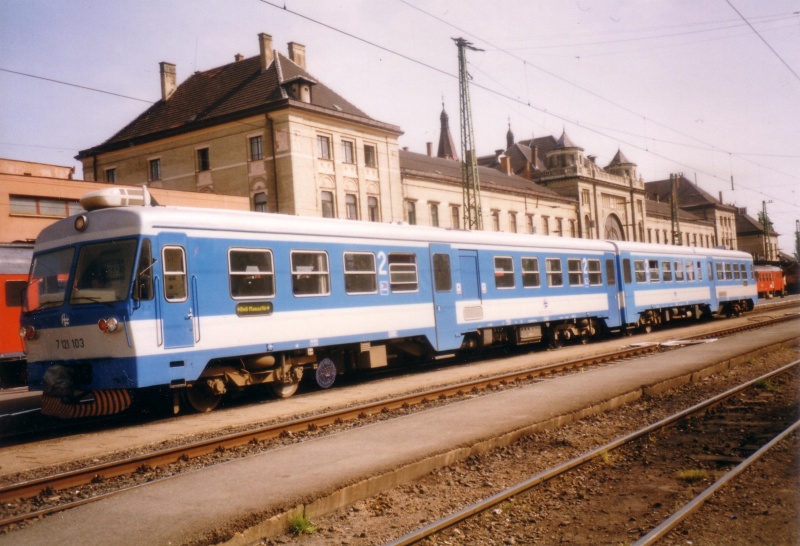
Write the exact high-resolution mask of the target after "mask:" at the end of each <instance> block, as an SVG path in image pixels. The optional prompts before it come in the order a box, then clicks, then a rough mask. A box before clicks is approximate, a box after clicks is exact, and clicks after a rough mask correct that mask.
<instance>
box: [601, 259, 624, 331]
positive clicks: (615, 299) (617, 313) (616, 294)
mask: <svg viewBox="0 0 800 546" xmlns="http://www.w3.org/2000/svg"><path fill="white" fill-rule="evenodd" d="M605 270H606V285H605V286H606V295H607V297H608V318H606V326H607V327H608V328H617V327H619V326H621V325H622V316H623V306H622V305H620V301H619V300H620V294H623V291H622V287H621V286H619V285H618V283H619V276H618V275H617V268H616V259H615V256H614V255H613V254H606V257H605Z"/></svg>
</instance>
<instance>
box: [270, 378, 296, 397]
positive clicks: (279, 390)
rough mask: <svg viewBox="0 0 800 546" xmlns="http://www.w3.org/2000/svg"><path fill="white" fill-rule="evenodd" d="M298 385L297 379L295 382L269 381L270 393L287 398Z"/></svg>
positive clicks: (294, 391)
mask: <svg viewBox="0 0 800 546" xmlns="http://www.w3.org/2000/svg"><path fill="white" fill-rule="evenodd" d="M299 386H300V382H299V381H297V382H295V383H270V384H269V388H270V389H272V394H274V395H275V396H276V397H278V398H289V397H290V396H291V395H293V394H294V393H296V392H297V387H299Z"/></svg>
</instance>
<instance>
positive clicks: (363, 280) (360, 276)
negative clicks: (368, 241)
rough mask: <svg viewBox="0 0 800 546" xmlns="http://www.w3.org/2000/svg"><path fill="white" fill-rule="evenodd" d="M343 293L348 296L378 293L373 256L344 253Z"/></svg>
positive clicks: (367, 253) (361, 253) (369, 253)
mask: <svg viewBox="0 0 800 546" xmlns="http://www.w3.org/2000/svg"><path fill="white" fill-rule="evenodd" d="M344 291H345V292H347V293H348V294H375V293H376V292H377V291H378V273H377V270H376V269H375V254H373V253H372V252H345V253H344Z"/></svg>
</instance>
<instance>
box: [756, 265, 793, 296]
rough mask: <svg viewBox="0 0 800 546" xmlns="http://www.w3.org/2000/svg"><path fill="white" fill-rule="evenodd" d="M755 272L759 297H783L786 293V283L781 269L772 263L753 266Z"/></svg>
mask: <svg viewBox="0 0 800 546" xmlns="http://www.w3.org/2000/svg"><path fill="white" fill-rule="evenodd" d="M753 269H754V270H755V274H756V286H757V288H758V297H759V298H773V297H775V296H780V297H783V296H784V294H785V293H786V283H785V280H784V278H783V270H782V269H781V268H780V267H776V266H774V265H756V266H753Z"/></svg>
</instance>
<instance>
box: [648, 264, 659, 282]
mask: <svg viewBox="0 0 800 546" xmlns="http://www.w3.org/2000/svg"><path fill="white" fill-rule="evenodd" d="M647 267H648V269H650V282H658V281H659V272H658V260H648V262H647Z"/></svg>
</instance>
